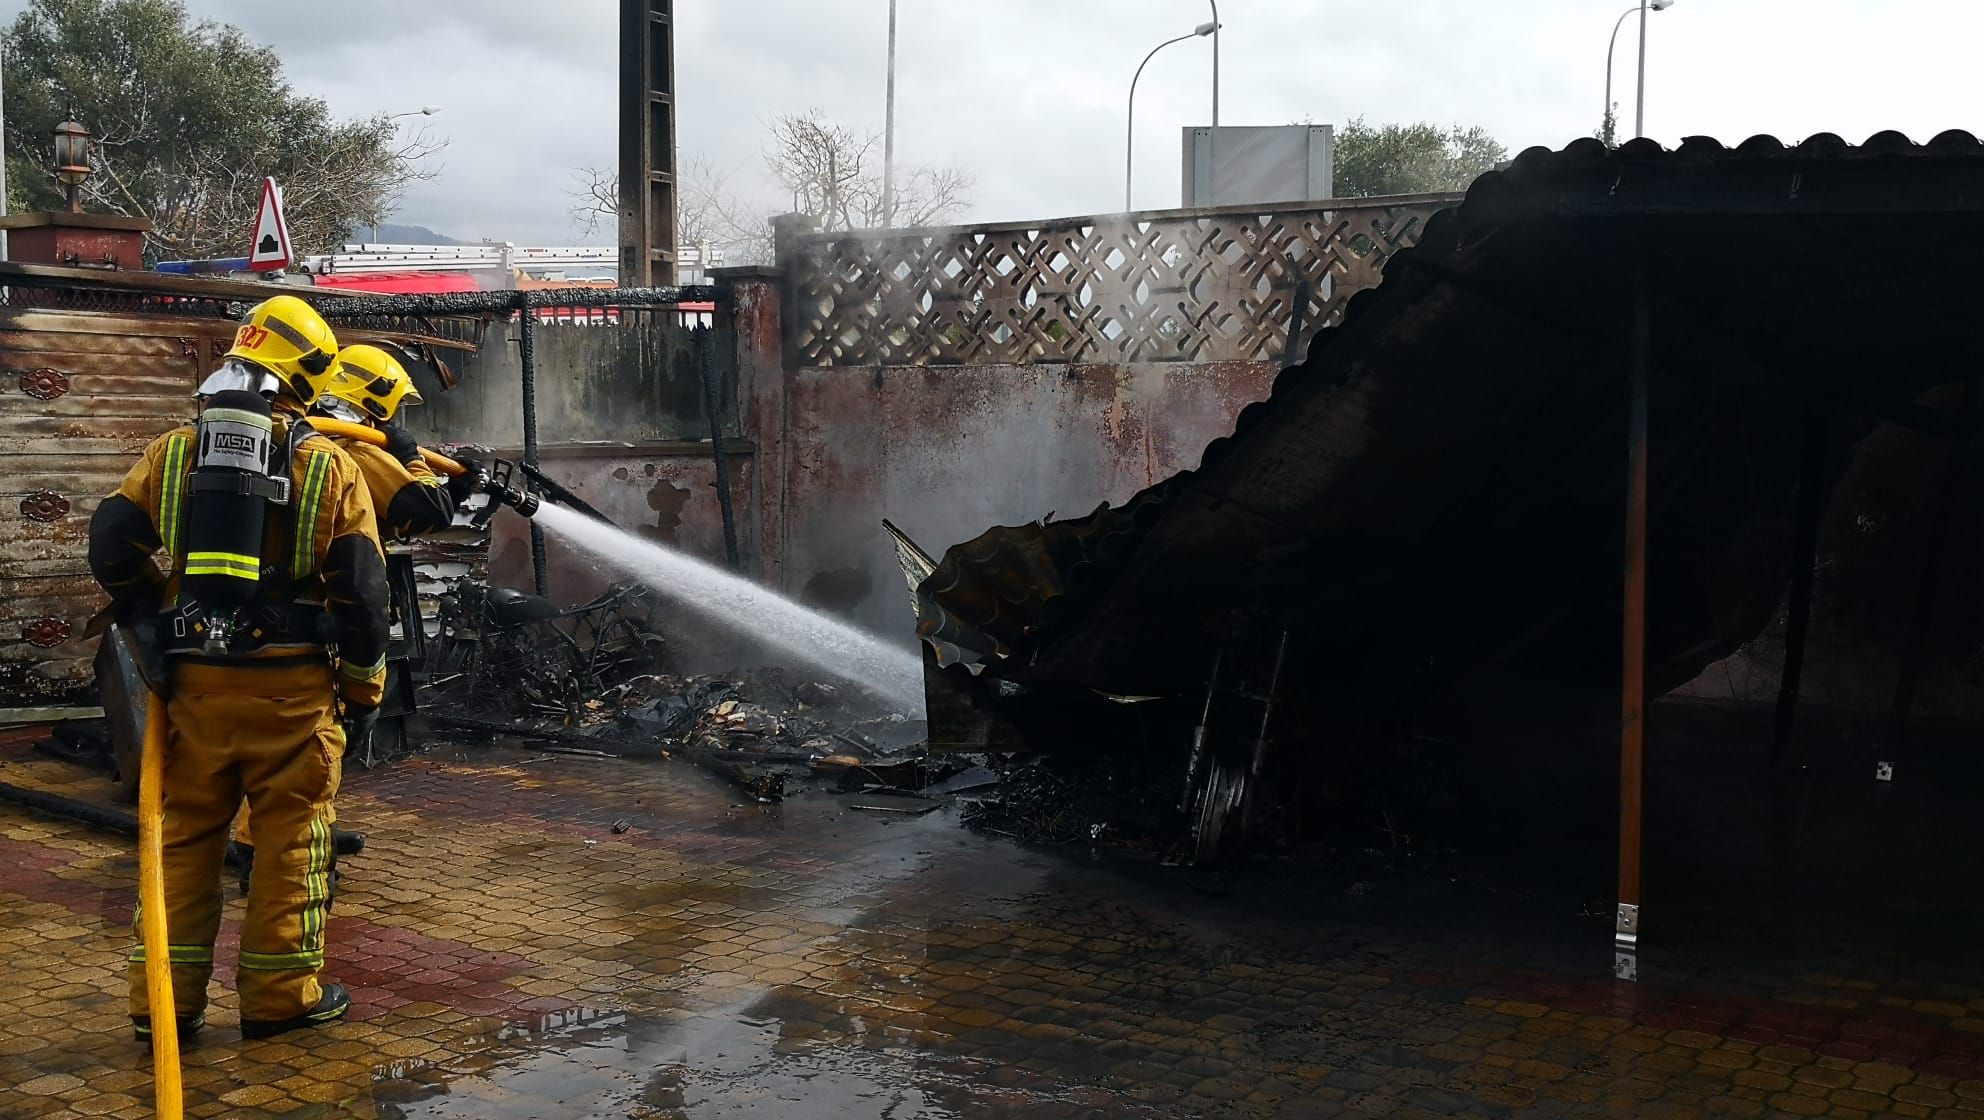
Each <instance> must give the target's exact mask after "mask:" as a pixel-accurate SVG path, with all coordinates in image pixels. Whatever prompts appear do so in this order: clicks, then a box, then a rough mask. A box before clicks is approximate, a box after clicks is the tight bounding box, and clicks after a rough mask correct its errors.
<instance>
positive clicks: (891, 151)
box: [882, 0, 896, 229]
mask: <svg viewBox="0 0 1984 1120" xmlns="http://www.w3.org/2000/svg"><path fill="white" fill-rule="evenodd" d="M882 119H883V124H882V227H883V228H884V229H886V228H888V227H889V226H892V225H894V224H895V218H896V0H889V94H888V106H887V108H886V109H884V110H883V118H882Z"/></svg>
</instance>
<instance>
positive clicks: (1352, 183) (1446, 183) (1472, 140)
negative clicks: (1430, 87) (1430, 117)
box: [1334, 117, 1508, 198]
mask: <svg viewBox="0 0 1984 1120" xmlns="http://www.w3.org/2000/svg"><path fill="white" fill-rule="evenodd" d="M1334 142H1335V159H1336V191H1335V193H1336V196H1337V197H1338V198H1364V197H1367V196H1369V195H1375V194H1432V193H1435V192H1440V191H1458V190H1465V189H1466V188H1467V185H1468V184H1469V183H1472V182H1473V181H1474V180H1475V178H1476V177H1477V176H1479V175H1480V174H1481V173H1482V172H1484V171H1490V170H1493V169H1494V167H1495V165H1496V164H1498V163H1501V162H1502V161H1503V160H1505V159H1507V158H1508V149H1506V148H1504V147H1502V145H1501V144H1500V143H1498V142H1497V141H1496V140H1495V138H1494V137H1492V136H1490V135H1488V133H1487V132H1486V131H1485V130H1483V129H1482V128H1480V127H1479V126H1476V127H1472V128H1462V127H1461V126H1460V125H1454V126H1453V127H1452V128H1441V127H1440V126H1439V125H1436V124H1430V123H1428V122H1426V121H1420V122H1418V123H1416V124H1387V125H1369V124H1365V123H1364V118H1362V117H1357V118H1355V119H1353V120H1351V121H1350V122H1349V123H1348V124H1346V125H1344V126H1343V127H1341V128H1339V129H1337V130H1336V134H1335V137H1334Z"/></svg>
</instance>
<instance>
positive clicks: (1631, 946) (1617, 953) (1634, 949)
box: [1612, 902, 1640, 980]
mask: <svg viewBox="0 0 1984 1120" xmlns="http://www.w3.org/2000/svg"><path fill="white" fill-rule="evenodd" d="M1612 975H1613V977H1614V978H1616V979H1619V980H1638V979H1639V978H1640V908H1639V904H1638V903H1633V902H1621V903H1620V904H1619V913H1618V917H1617V918H1616V919H1615V920H1614V921H1613V923H1612Z"/></svg>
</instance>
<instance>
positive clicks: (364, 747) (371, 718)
mask: <svg viewBox="0 0 1984 1120" xmlns="http://www.w3.org/2000/svg"><path fill="white" fill-rule="evenodd" d="M378 726H379V709H377V708H367V707H361V706H360V705H357V704H346V705H345V708H344V753H345V754H346V755H347V756H352V755H357V756H361V757H370V755H371V753H372V732H373V731H374V730H375V729H377V727H378Z"/></svg>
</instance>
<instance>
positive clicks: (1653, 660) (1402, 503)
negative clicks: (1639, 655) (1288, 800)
mask: <svg viewBox="0 0 1984 1120" xmlns="http://www.w3.org/2000/svg"><path fill="white" fill-rule="evenodd" d="M1980 250H1984V146H1980V144H1979V142H1978V141H1977V140H1976V138H1974V137H1972V136H1970V135H1969V134H1967V133H1961V132H1950V133H1945V134H1943V135H1940V136H1938V137H1936V138H1935V139H1933V140H1931V141H1930V142H1928V143H1927V144H1921V145H1918V144H1915V143H1913V142H1911V141H1910V140H1909V139H1908V138H1907V137H1905V136H1902V135H1900V134H1899V133H1893V132H1887V133H1881V134H1879V135H1876V136H1874V137H1872V138H1870V139H1869V140H1868V141H1867V142H1866V143H1865V144H1862V145H1859V146H1852V145H1849V144H1847V143H1846V142H1845V141H1843V140H1841V139H1840V138H1839V137H1836V136H1832V135H1828V134H1822V135H1818V136H1814V137H1812V138H1811V139H1809V140H1807V141H1805V142H1804V143H1802V144H1798V145H1796V146H1786V145H1784V144H1782V143H1780V142H1779V141H1777V140H1775V139H1773V138H1771V137H1768V136H1760V137H1756V138H1754V139H1751V140H1749V141H1746V142H1745V143H1743V144H1741V145H1739V146H1737V147H1734V148H1731V147H1726V146H1724V145H1723V144H1720V143H1718V142H1716V141H1714V140H1712V139H1707V138H1693V139H1689V140H1687V141H1686V142H1684V143H1683V144H1682V145H1681V146H1680V147H1679V148H1678V149H1677V150H1673V151H1667V150H1663V149H1662V148H1660V147H1659V146H1658V145H1657V144H1655V143H1653V142H1651V141H1644V140H1640V141H1634V142H1632V143H1629V144H1627V145H1625V146H1623V147H1621V148H1617V149H1610V148H1607V147H1606V146H1605V145H1603V144H1602V143H1600V142H1598V141H1596V140H1580V141H1578V142H1576V143H1573V144H1571V145H1570V146H1568V147H1566V148H1564V149H1563V150H1561V151H1554V152H1553V151H1549V150H1546V149H1540V148H1539V149H1532V150H1530V151H1528V152H1525V153H1523V154H1522V156H1521V157H1519V158H1518V159H1517V160H1515V161H1514V163H1513V164H1512V165H1511V166H1509V167H1508V168H1507V169H1506V170H1503V171H1500V172H1496V173H1491V174H1488V175H1485V176H1483V177H1482V178H1481V179H1479V180H1478V181H1477V182H1476V183H1475V184H1474V185H1473V187H1472V188H1471V189H1470V190H1469V192H1468V194H1467V196H1466V198H1465V200H1464V201H1463V202H1462V203H1461V205H1459V206H1458V207H1457V208H1454V209H1451V210H1447V211H1443V212H1441V213H1440V214H1438V215H1437V216H1435V217H1434V218H1433V219H1432V221H1431V222H1430V223H1429V224H1428V225H1427V227H1426V229H1425V233H1424V236H1423V238H1422V240H1421V241H1420V243H1419V244H1418V245H1417V246H1416V247H1414V248H1412V249H1409V250H1405V251H1403V252H1400V253H1399V254H1398V255H1396V256H1395V257H1394V258H1393V259H1392V260H1391V261H1390V262H1389V263H1388V265H1387V267H1386V271H1385V276H1384V280H1383V283H1382V284H1381V285H1379V286H1378V287H1376V288H1373V289H1371V290H1368V291H1365V292H1362V293H1360V294H1358V295H1357V296H1356V297H1354V298H1353V299H1352V300H1351V302H1350V304H1349V305H1348V307H1347V309H1346V312H1345V315H1344V318H1343V321H1342V323H1341V324H1340V325H1338V326H1335V327H1332V328H1329V329H1326V330H1323V331H1322V332H1320V333H1319V334H1318V335H1317V336H1316V337H1315V339H1314V340H1313V342H1312V343H1311V345H1310V347H1309V350H1308V355H1307V360H1306V361H1304V362H1303V363H1302V364H1301V365H1299V366H1295V367H1291V368H1289V369H1287V370H1285V371H1284V372H1283V373H1282V374H1281V376H1280V377H1279V378H1278V379H1277V380H1276V382H1275V385H1274V391H1273V394H1272V396H1271V398H1270V399H1268V400H1266V401H1263V402H1260V403H1257V404H1254V405H1251V406H1249V407H1248V408H1247V409H1246V410H1245V411H1244V412H1243V413H1242V414H1241V415H1240V417H1239V419H1238V422H1237V424H1236V425H1235V428H1234V431H1233V434H1232V435H1231V436H1228V437H1226V438H1223V439H1219V440H1216V441H1214V442H1213V443H1212V444H1211V445H1210V446H1209V447H1207V448H1206V450H1205V453H1204V457H1203V460H1202V462H1201V463H1200V465H1199V466H1198V468H1197V469H1195V470H1188V471H1184V472H1181V473H1179V474H1177V475H1175V476H1173V477H1171V478H1169V479H1166V480H1164V481H1162V482H1160V483H1158V484H1157V485H1155V486H1152V487H1150V488H1148V489H1146V490H1144V491H1143V492H1142V493H1139V494H1137V495H1136V496H1135V497H1133V498H1131V499H1130V500H1129V501H1128V502H1126V503H1125V504H1124V505H1122V506H1121V507H1120V508H1111V507H1110V506H1108V505H1104V506H1102V507H1101V508H1099V509H1097V510H1096V511H1095V512H1093V513H1091V514H1089V515H1088V516H1086V517H1078V518H1071V519H1065V520H1058V521H1047V522H1044V523H1035V524H1027V525H1019V526H1008V527H997V528H993V529H989V530H987V531H986V532H985V533H983V534H982V535H980V536H979V537H977V538H976V539H974V540H971V541H968V542H966V543H964V544H961V545H958V546H957V547H955V548H953V549H951V550H950V551H949V552H948V553H947V554H946V555H945V556H944V557H943V560H942V562H941V563H940V564H939V565H938V566H937V568H936V570H935V571H934V572H933V573H932V574H931V575H930V576H929V578H927V579H926V580H924V581H923V582H922V584H921V585H920V586H919V588H918V590H917V599H918V605H919V616H920V623H919V632H920V634H921V636H922V638H923V639H924V640H925V642H926V643H927V645H928V656H929V658H930V659H931V660H932V661H933V662H934V664H935V666H937V667H939V668H940V669H941V670H942V671H940V672H937V673H935V674H934V675H933V680H934V682H935V683H933V688H932V692H933V700H932V706H933V721H935V720H938V719H940V718H941V717H940V715H939V714H938V713H941V712H942V711H945V710H946V705H945V703H943V702H942V701H941V700H940V698H939V697H938V695H937V694H938V693H940V692H943V691H946V690H951V691H955V690H957V689H960V688H962V689H965V690H967V691H970V692H972V693H973V694H975V695H976V697H977V699H978V701H979V704H980V706H981V707H987V708H993V709H1005V710H1008V711H1017V710H1021V709H1023V708H1024V707H1025V706H1026V704H1027V703H1028V702H1029V698H1037V697H1039V696H1042V695H1046V694H1050V693H1058V694H1061V695H1075V694H1087V695H1093V694H1094V693H1095V692H1101V693H1105V694H1110V695H1112V696H1116V697H1119V698H1121V697H1189V696H1192V695H1195V694H1198V693H1201V692H1203V691H1204V690H1205V689H1206V687H1207V680H1208V676H1209V674H1212V673H1217V672H1218V670H1217V668H1216V665H1217V662H1216V661H1215V660H1214V659H1215V657H1217V656H1218V655H1219V652H1220V651H1221V650H1222V649H1224V650H1227V651H1232V650H1236V649H1242V650H1244V649H1253V650H1256V651H1259V650H1262V649H1265V650H1267V651H1269V653H1270V654H1272V653H1273V652H1274V651H1275V650H1276V649H1279V648H1283V645H1284V643H1283V641H1282V638H1281V636H1282V635H1286V638H1285V653H1284V654H1281V655H1279V656H1278V657H1277V658H1276V660H1282V659H1285V666H1278V670H1279V671H1278V673H1277V676H1278V677H1279V679H1280V680H1281V681H1282V682H1283V685H1282V691H1283V692H1284V693H1287V694H1288V702H1290V703H1299V704H1301V705H1302V706H1303V707H1304V708H1306V709H1307V712H1308V715H1309V717H1310V721H1311V722H1312V723H1316V722H1320V723H1323V724H1326V725H1328V726H1331V727H1333V728H1335V729H1336V730H1338V731H1342V730H1344V729H1346V728H1354V727H1362V728H1365V729H1369V728H1371V727H1372V726H1373V725H1374V724H1384V725H1386V726H1396V725H1397V724H1398V723H1399V721H1401V720H1403V719H1409V718H1410V715H1411V713H1415V712H1421V711H1425V710H1427V709H1429V708H1432V707H1436V706H1438V705H1439V704H1440V703H1442V702H1443V701H1444V700H1446V699H1448V698H1450V697H1452V696H1453V695H1454V694H1455V693H1456V691H1457V690H1461V689H1464V688H1469V687H1474V686H1478V685H1480V684H1482V683H1483V682H1488V683H1490V684H1492V682H1493V681H1494V680H1495V679H1496V678H1497V675H1498V674H1501V673H1503V672H1504V671H1505V670H1506V669H1507V668H1508V667H1509V666H1511V665H1513V664H1515V663H1517V662H1520V663H1522V664H1523V666H1524V669H1525V671H1527V672H1534V671H1537V670H1539V669H1541V670H1542V671H1544V672H1546V673H1551V674H1555V675H1556V676H1557V677H1559V678H1560V679H1562V680H1565V681H1571V682H1581V683H1583V684H1586V685H1593V686H1598V687H1607V686H1608V683H1609V686H1610V687H1618V684H1617V682H1619V680H1620V650H1621V639H1620V635H1621V625H1622V618H1623V619H1625V620H1627V630H1628V637H1629V640H1628V641H1627V642H1626V643H1625V645H1626V648H1627V651H1628V657H1629V658H1630V657H1631V655H1632V650H1633V649H1634V648H1635V643H1634V641H1633V640H1631V638H1632V635H1631V630H1632V628H1633V626H1634V625H1635V624H1636V623H1637V622H1643V624H1644V641H1643V644H1642V645H1640V647H1639V648H1642V649H1643V650H1644V655H1645V667H1644V676H1643V680H1640V681H1634V680H1629V682H1628V685H1627V688H1626V691H1627V692H1628V694H1629V695H1628V704H1627V708H1626V714H1627V722H1628V723H1632V722H1633V721H1634V720H1635V719H1636V715H1637V713H1636V711H1635V709H1634V707H1633V704H1632V697H1631V695H1630V694H1631V693H1632V692H1634V691H1636V689H1637V688H1638V687H1639V685H1640V684H1642V683H1643V685H1644V687H1645V688H1646V689H1647V690H1648V691H1649V692H1650V693H1652V694H1656V695H1657V694H1658V693H1659V692H1661V691H1664V690H1667V689H1671V688H1674V687H1676V686H1679V685H1681V684H1683V683H1685V682H1687V681H1688V680H1690V679H1691V678H1692V677H1694V676H1695V675H1696V674H1697V673H1699V672H1700V671H1701V669H1702V668H1703V667H1704V666H1706V665H1708V664H1710V663H1712V662H1714V661H1715V660H1716V659H1718V658H1722V657H1724V656H1726V655H1728V654H1729V653H1730V652H1731V651H1732V650H1735V649H1737V648H1738V647H1739V646H1740V645H1741V644H1742V643H1744V642H1746V641H1749V640H1750V639H1752V638H1753V637H1754V636H1755V635H1757V634H1758V633H1759V631H1760V630H1761V629H1762V628H1763V627H1764V626H1765V624H1766V623H1767V622H1769V621H1770V620H1771V619H1772V618H1773V617H1774V616H1775V615H1776V614H1777V612H1778V611H1779V609H1780V607H1781V605H1782V604H1783V603H1785V601H1786V589H1787V587H1791V588H1792V592H1793V593H1792V595H1791V600H1792V605H1791V613H1792V615H1793V625H1794V626H1798V625H1802V623H1801V622H1800V621H1799V619H1798V617H1797V616H1798V614H1799V612H1800V611H1801V610H1802V609H1804V604H1802V603H1801V602H1800V598H1801V596H1805V597H1808V596H1809V590H1810V578H1809V575H1810V570H1811V566H1812V553H1813V539H1814V535H1815V532H1816V525H1817V521H1818V519H1819V517H1820V515H1821V512H1822V511H1823V509H1824V505H1825V502H1826V500H1827V498H1828V496H1829V495H1830V493H1831V491H1832V489H1833V487H1834V485H1835V484H1836V482H1837V480H1838V479H1839V478H1840V476H1841V474H1842V473H1843V472H1844V471H1845V469H1846V467H1847V465H1848V463H1849V462H1850V461H1851V457H1852V454H1853V449H1854V445H1855V444H1856V442H1857V441H1859V440H1860V439H1861V438H1862V437H1864V436H1865V435H1866V434H1867V433H1868V432H1869V431H1871V430H1872V429H1874V428H1875V427H1876V426H1878V425H1880V424H1883V423H1898V424H1902V425H1905V426H1907V427H1910V428H1913V429H1915V430H1918V431H1922V432H1929V433H1934V434H1936V435H1939V436H1946V437H1952V438H1953V439H1954V440H1956V441H1957V444H1956V446H1959V447H1962V448H1969V447H1971V446H1972V444H1973V443H1974V441H1970V440H1969V438H1968V437H1969V436H1970V434H1971V433H1972V431H1973V430H1974V428H1975V427H1976V421H1977V418H1978V415H1979V412H1978V407H1979V406H1980V405H1984V398H1980V397H1979V396H1977V394H1976V393H1975V392H1974V391H1972V392H1969V394H1968V395H1967V396H1966V395H1965V389H1964V387H1965V386H1970V385H1973V384H1974V382H1975V380H1976V378H1977V376H1978V373H1979V364H1978V354H1979V350H1980V345H1979V344H1980V343H1984V318H1980V317H1979V315H1978V314H1977V307H1976V304H1977V290H1978V289H1977V285H1976V283H1975V280H1974V276H1975V274H1976V269H1977V267H1978V261H1979V259H1980ZM1636 364H1637V366H1638V369H1639V372H1640V374H1641V375H1642V376H1641V377H1639V378H1637V379H1636V377H1635V376H1634V371H1635V367H1636ZM1636 381H1637V383H1638V385H1639V389H1640V393H1641V394H1643V395H1636V393H1635V391H1634V386H1635V383H1636ZM1959 398H1960V399H1961V400H1962V401H1963V403H1961V404H1957V403H1956V402H1957V400H1958V399H1959ZM1636 405H1637V407H1638V408H1639V409H1641V410H1642V411H1641V412H1640V413H1639V414H1638V416H1639V418H1638V419H1636V415H1635V407H1636ZM1636 432H1637V433H1639V434H1640V435H1641V436H1642V438H1643V440H1644V442H1643V443H1639V444H1638V448H1639V453H1640V454H1641V456H1642V457H1641V458H1640V459H1639V462H1640V464H1641V465H1642V466H1644V467H1645V468H1646V470H1645V473H1644V474H1643V475H1642V476H1641V477H1642V478H1643V479H1644V480H1645V492H1644V495H1643V496H1644V512H1643V519H1642V520H1640V521H1638V522H1637V523H1636V522H1635V521H1634V519H1633V503H1632V502H1630V501H1628V498H1629V496H1630V495H1631V493H1632V491H1631V488H1629V486H1628V481H1629V477H1630V475H1629V470H1628V464H1629V448H1631V447H1634V446H1635V441H1634V439H1632V438H1630V437H1632V436H1633V435H1634V434H1635V433H1636ZM1963 475H1964V472H1962V471H1952V472H1950V477H1951V478H1952V479H1953V480H1957V484H1959V485H1960V484H1961V479H1962V476H1963ZM1955 493H1956V491H1954V490H1952V491H1949V492H1948V493H1947V494H1946V495H1945V496H1944V497H1943V498H1942V499H1940V500H1942V501H1944V502H1945V503H1947V502H1949V501H1951V500H1954V499H1953V497H1952V496H1953V495H1954V494H1955ZM1921 500H1922V501H1923V502H1924V503H1931V504H1933V503H1934V502H1936V501H1938V500H1939V499H1938V498H1937V496H1936V495H1934V494H1923V495H1921ZM1631 524H1637V526H1638V528H1639V529H1641V530H1643V532H1644V537H1643V538H1641V539H1640V540H1639V541H1638V542H1637V544H1643V546H1644V552H1643V554H1642V553H1640V552H1639V551H1637V545H1636V546H1635V548H1632V549H1629V548H1628V526H1629V525H1631ZM1641 555H1643V558H1644V564H1645V568H1644V572H1645V579H1644V583H1643V584H1638V583H1637V581H1636V580H1635V579H1633V578H1630V569H1631V567H1632V565H1633V561H1634V560H1635V558H1637V557H1639V556H1641ZM1622 557H1624V558H1627V562H1626V563H1625V564H1623V565H1622ZM1925 560H1926V563H1925V567H1924V569H1923V570H1924V573H1925V576H1926V574H1927V573H1932V572H1933V570H1934V569H1933V566H1932V565H1933V563H1934V557H1929V558H1925ZM1801 586H1802V591H1801V590H1800V587H1801ZM1923 586H1924V588H1925V593H1924V598H1923V612H1924V616H1925V619H1926V615H1927V612H1928V609H1929V604H1930V602H1931V599H1930V598H1929V597H1928V595H1929V594H1930V593H1931V592H1932V591H1933V579H1932V578H1925V579H1924V581H1923ZM1636 587H1637V589H1638V590H1641V591H1643V593H1644V603H1643V608H1644V609H1643V612H1636V611H1635V610H1634V609H1633V608H1634V604H1633V602H1632V600H1631V599H1630V597H1624V596H1626V593H1627V591H1628V589H1633V588H1636ZM1794 644H1795V643H1794ZM1796 656H1797V653H1796V651H1795V650H1792V651H1789V652H1788V655H1787V657H1788V660H1789V662H1790V664H1788V665H1787V667H1786V677H1787V681H1788V684H1789V687H1790V688H1791V689H1792V690H1794V691H1795V688H1796V675H1797V674H1796V669H1795V660H1796ZM1255 659H1256V660H1257V661H1259V660H1261V657H1260V655H1259V654H1256V655H1255ZM1228 664H1229V665H1230V664H1231V661H1230V659H1229V662H1228ZM1257 675H1259V674H1257ZM1907 675H1908V674H1907V673H1906V672H1905V673H1904V677H1906V676H1907ZM1909 687H1911V686H1910V685H1909V684H1908V683H1907V682H1906V680H1904V682H1903V684H1902V686H1901V689H1900V690H1899V692H1898V696H1897V708H1898V709H1899V710H1901V711H1902V713H1903V714H1904V716H1905V710H1906V701H1905V697H1904V695H1902V694H1905V692H1906V690H1907V689H1908V688H1909ZM1192 710H1193V712H1194V714H1196V712H1197V708H1196V706H1194V707H1193V709H1192ZM1187 722H1189V721H1187Z"/></svg>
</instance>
